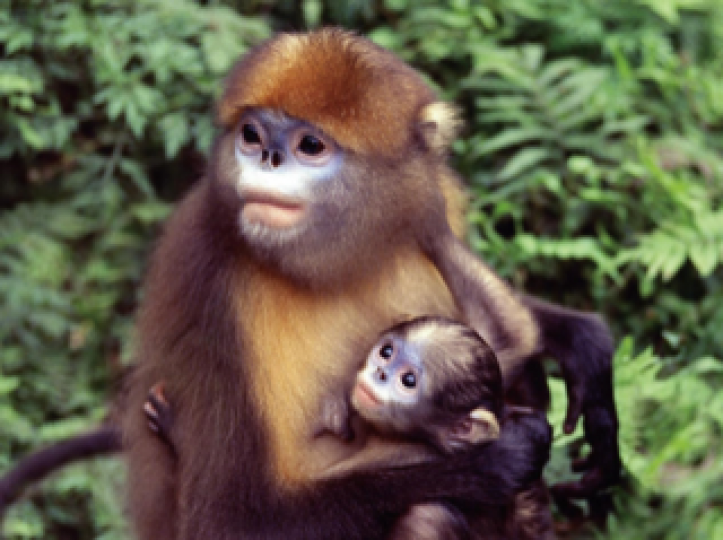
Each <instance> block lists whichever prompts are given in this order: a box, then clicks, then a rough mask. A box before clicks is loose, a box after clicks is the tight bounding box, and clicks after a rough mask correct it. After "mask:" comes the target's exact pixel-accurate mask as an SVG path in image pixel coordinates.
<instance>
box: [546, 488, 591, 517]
mask: <svg viewBox="0 0 723 540" xmlns="http://www.w3.org/2000/svg"><path fill="white" fill-rule="evenodd" d="M550 492H551V494H552V500H553V501H555V506H557V509H558V510H559V511H560V513H561V514H562V515H564V516H565V517H566V518H567V519H570V520H579V519H582V518H583V516H584V512H583V510H582V508H580V507H579V506H578V505H576V504H574V503H573V502H572V501H570V499H568V498H567V497H564V496H561V495H560V494H559V493H557V492H556V490H555V488H552V489H551V490H550Z"/></svg>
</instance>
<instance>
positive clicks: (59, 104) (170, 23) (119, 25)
mask: <svg viewBox="0 0 723 540" xmlns="http://www.w3.org/2000/svg"><path fill="white" fill-rule="evenodd" d="M267 35H268V28H267V25H266V24H265V23H263V22H261V21H259V20H255V19H253V18H242V17H239V16H237V15H236V14H234V13H233V12H232V11H231V10H230V9H228V8H225V7H200V6H197V5H195V4H191V3H188V2H175V1H164V0H147V1H146V0H141V1H136V2H113V1H103V0H93V1H88V2H73V1H63V2H50V1H44V0H24V1H22V2H14V3H12V4H11V5H10V6H9V9H3V10H2V12H0V46H2V48H3V51H4V54H3V57H2V58H3V59H2V60H1V61H0V132H2V133H3V137H2V140H1V141H0V159H2V160H3V166H2V168H0V205H1V207H2V208H3V212H2V214H1V215H0V299H1V306H2V307H1V309H2V313H3V316H2V321H0V351H1V352H0V470H5V469H6V468H7V467H8V466H9V464H10V463H11V462H12V461H13V460H14V459H16V458H17V457H19V456H22V455H24V454H25V453H27V452H28V451H29V450H30V449H31V448H34V447H36V446H38V445H41V444H44V443H49V442H52V441H55V440H58V439H62V438H65V437H67V436H69V435H71V434H75V433H78V432H81V431H83V430H84V429H86V428H87V427H88V426H89V425H93V424H97V423H98V422H99V421H100V419H101V418H102V417H103V416H104V414H105V410H106V405H105V402H106V398H107V396H108V394H109V382H110V381H112V380H113V379H117V378H118V377H119V376H120V372H121V370H122V366H123V364H125V363H126V362H127V361H128V360H129V359H130V357H131V355H132V343H133V340H132V334H131V328H132V317H133V312H134V308H135V304H136V301H137V295H138V291H139V284H140V278H141V274H142V272H143V261H145V259H146V258H147V255H148V248H149V239H150V238H151V237H152V235H153V233H154V231H155V229H156V227H157V225H158V224H159V223H160V222H161V221H162V220H163V219H164V218H165V217H166V216H167V215H168V211H169V205H168V203H167V202H166V201H165V200H164V198H165V197H168V196H172V197H173V196H176V195H177V193H178V192H179V191H180V190H182V189H183V187H184V185H187V184H188V183H189V182H190V181H192V180H193V179H194V178H193V176H192V175H196V174H198V172H193V169H194V166H193V163H194V162H197V161H200V158H198V157H196V156H197V155H200V154H199V153H201V152H206V151H207V150H208V147H209V145H210V142H211V139H212V136H213V125H212V115H211V114H210V113H211V103H212V101H213V98H214V96H215V94H216V93H217V91H218V90H219V88H220V83H221V81H222V79H223V76H224V75H225V73H226V72H227V71H228V69H229V67H230V65H231V63H232V62H233V61H234V60H235V59H236V58H237V57H238V55H239V54H241V53H243V51H244V50H245V49H246V48H247V47H248V46H249V45H251V44H253V43H255V42H257V41H259V40H260V39H262V38H264V37H265V36H267ZM189 165H190V166H189ZM195 168H196V169H197V170H200V167H199V166H198V165H196V166H195ZM189 169H190V170H189ZM186 171H188V172H186ZM166 177H168V178H174V177H175V178H174V179H173V180H168V179H167V178H166ZM111 465H112V464H107V465H106V464H103V465H100V464H97V465H96V464H93V465H88V466H86V467H75V468H72V469H69V470H68V471H64V472H63V473H62V474H61V475H60V476H58V477H57V478H56V479H54V480H52V481H50V482H48V483H47V485H46V487H45V489H43V491H33V492H32V496H31V498H30V499H28V500H26V501H24V502H23V503H22V504H20V505H18V507H17V508H15V509H14V510H13V513H11V514H10V516H9V517H8V518H7V519H6V520H5V523H4V525H3V527H4V528H3V534H4V537H6V538H48V539H49V538H60V537H65V536H64V535H65V534H66V533H64V532H63V531H66V530H67V529H69V528H70V529H72V528H74V527H77V528H78V529H79V532H78V533H77V534H80V535H82V537H84V538H85V537H87V538H91V537H92V538H96V537H98V536H103V537H107V538H119V537H121V532H120V531H122V530H123V528H122V527H121V524H122V523H123V517H122V513H121V508H122V502H121V501H122V499H119V497H118V494H119V493H121V492H122V490H119V489H118V486H119V485H120V479H121V477H120V476H119V475H118V470H117V469H118V464H115V465H114V466H111ZM99 471H100V472H101V475H100V476H99V475H98V472H99ZM110 471H113V475H110ZM99 479H104V480H103V481H99ZM106 480H107V481H106ZM80 531H82V532H80Z"/></svg>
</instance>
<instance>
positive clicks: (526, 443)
mask: <svg viewBox="0 0 723 540" xmlns="http://www.w3.org/2000/svg"><path fill="white" fill-rule="evenodd" d="M497 444H498V445H500V451H501V452H502V454H503V455H502V457H501V461H500V463H498V465H499V466H500V468H501V469H502V470H503V471H507V472H508V474H509V475H510V476H511V481H512V482H513V483H514V484H515V485H516V486H517V487H518V489H517V491H519V490H522V489H525V488H527V487H529V486H530V485H531V484H533V483H534V482H536V481H538V480H539V479H540V477H541V476H542V470H543V469H544V468H545V465H546V464H547V462H548V460H549V459H550V447H551V446H552V428H551V427H550V424H549V423H548V422H547V417H546V416H545V414H544V413H542V412H539V411H533V410H531V409H516V408H508V409H507V410H506V412H505V417H504V419H503V423H502V432H501V433H500V438H499V439H498V440H497Z"/></svg>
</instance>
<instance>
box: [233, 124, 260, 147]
mask: <svg viewBox="0 0 723 540" xmlns="http://www.w3.org/2000/svg"><path fill="white" fill-rule="evenodd" d="M261 130H262V128H260V127H259V126H258V124H257V123H256V122H253V121H246V122H244V123H243V124H242V125H241V128H240V129H239V130H238V134H237V135H236V144H237V145H238V147H239V149H240V150H241V151H242V152H244V153H246V154H254V153H256V152H258V151H259V150H260V149H261V146H262V145H263V135H262V131H261Z"/></svg>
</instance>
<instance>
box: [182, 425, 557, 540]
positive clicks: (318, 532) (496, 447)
mask: <svg viewBox="0 0 723 540" xmlns="http://www.w3.org/2000/svg"><path fill="white" fill-rule="evenodd" d="M550 442H551V431H550V428H549V425H548V424H547V421H546V420H545V418H544V416H543V415H541V414H537V415H521V416H519V417H518V418H515V419H514V420H512V421H510V422H508V423H506V425H505V429H504V430H503V433H502V435H501V437H500V439H498V440H497V441H494V442H493V443H490V444H489V445H485V446H483V447H478V448H475V449H474V451H472V452H460V453H458V454H455V455H454V456H444V457H438V458H437V459H436V460H434V461H426V462H423V463H419V464H414V465H404V466H387V467H383V468H378V467H376V466H373V467H371V468H367V469H357V470H354V471H351V472H349V473H347V474H344V475H342V476H338V477H333V478H327V479H324V480H319V481H317V482H315V483H313V484H311V485H308V486H305V487H302V488H299V489H298V490H297V491H292V492H289V493H286V494H283V493H281V494H280V493H278V492H275V493H274V492H269V491H266V490H265V489H264V488H263V487H262V486H260V489H257V490H255V491H254V498H253V500H251V501H247V503H246V504H245V505H243V506H236V505H233V504H232V505H229V504H226V505H223V506H222V505H221V504H219V505H215V504H214V502H216V501H224V500H226V501H228V498H227V497H225V496H224V495H223V493H225V492H227V491H231V492H234V493H237V492H238V491H237V490H238V485H240V484H241V483H243V482H244V481H246V480H247V479H244V478H235V477H231V478H228V477H226V478H225V482H223V483H225V484H226V485H225V486H221V485H220V484H219V483H217V482H215V481H214V482H213V483H211V484H209V485H213V486H214V487H215V488H216V489H220V493H214V494H204V496H203V499H204V500H203V501H201V502H200V507H201V508H202V510H203V513H199V512H198V509H193V510H192V511H191V512H192V513H193V514H194V518H193V520H192V521H187V522H186V523H185V527H183V528H182V529H183V533H182V534H181V537H180V538H181V539H182V540H185V539H190V538H194V539H196V538H214V539H217V540H227V539H229V540H230V539H232V538H233V539H238V538H245V539H246V538H259V539H260V538H263V539H265V540H275V539H277V538H278V539H284V540H285V539H287V538H294V539H297V540H327V539H328V540H332V539H334V540H336V539H338V538H345V539H347V540H375V539H380V540H381V539H382V538H386V537H387V536H388V534H389V532H390V530H391V529H392V526H393V524H394V523H395V522H396V520H397V519H398V518H399V517H400V516H401V515H403V514H404V513H405V512H406V511H407V510H408V509H409V508H410V507H412V506H414V505H415V504H420V503H424V502H432V501H435V502H436V501H439V500H446V501H450V502H451V503H453V504H454V505H455V506H457V507H459V508H463V509H464V508H470V509H473V508H476V507H478V506H479V505H483V506H487V507H490V506H491V507H499V506H500V505H506V504H508V503H510V502H511V501H512V500H513V499H514V497H515V495H516V494H517V493H518V492H519V491H521V490H523V489H524V488H526V487H527V486H529V485H530V484H531V483H533V482H534V481H536V480H537V479H539V477H540V474H541V472H542V468H543V467H544V464H545V463H546V461H547V459H548V457H549V447H550ZM237 484H238V485H237ZM189 490H190V492H195V493H196V494H197V496H196V497H195V498H193V499H192V501H193V503H194V504H196V503H199V497H198V495H199V493H200V492H199V491H198V490H195V489H194V488H193V487H190V488H189ZM209 495H210V497H209ZM189 500H191V499H189ZM252 506H253V507H252ZM254 516H265V518H263V519H254ZM269 516H273V517H272V518H269Z"/></svg>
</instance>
